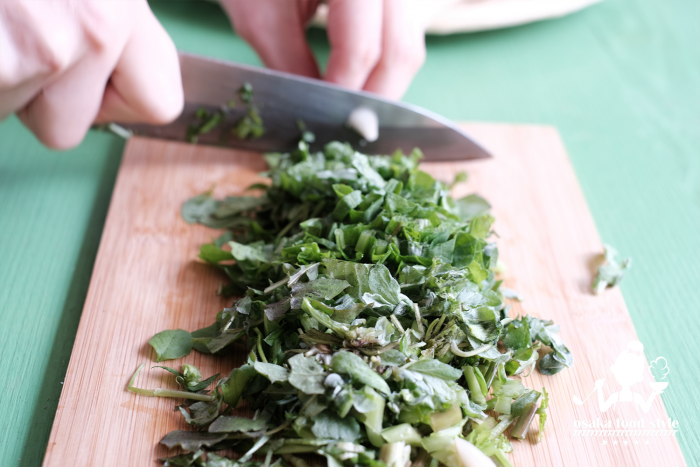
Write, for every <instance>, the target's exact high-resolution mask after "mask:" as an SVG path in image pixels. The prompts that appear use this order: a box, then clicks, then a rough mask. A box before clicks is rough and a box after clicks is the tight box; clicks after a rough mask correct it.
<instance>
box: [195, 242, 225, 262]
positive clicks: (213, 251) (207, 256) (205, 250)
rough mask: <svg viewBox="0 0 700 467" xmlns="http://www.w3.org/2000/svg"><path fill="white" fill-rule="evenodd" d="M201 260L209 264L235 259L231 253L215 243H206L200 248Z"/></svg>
mask: <svg viewBox="0 0 700 467" xmlns="http://www.w3.org/2000/svg"><path fill="white" fill-rule="evenodd" d="M199 258H200V259H202V260H203V261H206V262H208V263H214V264H216V263H219V262H221V261H228V260H232V259H233V255H232V254H231V252H230V251H225V250H222V249H221V248H219V247H218V246H216V245H214V244H213V243H205V244H204V245H202V246H201V247H200V248H199Z"/></svg>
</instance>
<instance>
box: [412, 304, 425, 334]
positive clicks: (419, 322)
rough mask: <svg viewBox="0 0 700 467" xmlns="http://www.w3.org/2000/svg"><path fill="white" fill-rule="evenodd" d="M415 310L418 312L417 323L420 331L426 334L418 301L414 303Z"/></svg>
mask: <svg viewBox="0 0 700 467" xmlns="http://www.w3.org/2000/svg"><path fill="white" fill-rule="evenodd" d="M413 312H414V313H415V314H416V324H417V325H418V332H420V333H421V334H425V328H424V327H423V322H422V321H421V317H420V308H418V304H417V303H414V304H413Z"/></svg>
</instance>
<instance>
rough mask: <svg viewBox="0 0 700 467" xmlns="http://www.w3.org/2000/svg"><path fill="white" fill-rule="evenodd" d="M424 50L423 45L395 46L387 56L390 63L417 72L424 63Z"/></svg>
mask: <svg viewBox="0 0 700 467" xmlns="http://www.w3.org/2000/svg"><path fill="white" fill-rule="evenodd" d="M425 58H426V50H425V45H423V44H406V43H401V44H397V45H396V46H395V47H393V48H392V50H391V52H390V53H389V54H388V57H387V59H388V60H389V61H391V62H392V63H395V64H397V65H401V66H403V67H406V68H409V69H410V70H411V71H417V70H418V69H419V68H420V67H421V66H422V65H423V63H425Z"/></svg>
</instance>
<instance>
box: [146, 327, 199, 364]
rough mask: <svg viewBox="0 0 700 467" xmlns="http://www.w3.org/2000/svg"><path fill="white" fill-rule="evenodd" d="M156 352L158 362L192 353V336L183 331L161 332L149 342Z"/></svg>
mask: <svg viewBox="0 0 700 467" xmlns="http://www.w3.org/2000/svg"><path fill="white" fill-rule="evenodd" d="M148 343H149V344H151V347H153V350H155V351H156V361H157V362H162V361H164V360H174V359H176V358H180V357H184V356H185V355H189V353H190V352H191V351H192V335H191V334H190V333H189V332H187V331H184V330H182V329H175V330H172V331H161V332H159V333H158V334H156V335H155V336H153V337H151V340H149V341H148Z"/></svg>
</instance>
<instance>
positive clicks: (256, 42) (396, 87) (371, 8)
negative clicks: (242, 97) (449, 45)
mask: <svg viewBox="0 0 700 467" xmlns="http://www.w3.org/2000/svg"><path fill="white" fill-rule="evenodd" d="M318 4H319V0H256V1H250V0H221V5H222V6H223V7H224V9H225V10H226V12H227V13H228V15H229V17H230V18H231V22H232V23H233V25H234V27H235V29H236V31H237V32H238V34H240V36H241V37H243V39H245V40H246V41H247V42H248V43H249V44H250V45H251V46H252V47H253V48H254V49H255V50H256V51H257V52H258V54H259V55H260V58H261V59H262V61H263V62H264V63H265V65H266V66H268V67H270V68H274V69H276V70H281V71H286V72H290V73H295V74H299V75H302V76H307V77H311V78H319V77H320V72H319V68H318V65H317V64H316V60H315V59H314V56H313V54H312V53H311V49H310V48H309V45H308V44H307V42H306V36H305V32H304V31H305V29H306V24H307V22H308V21H309V19H310V18H311V17H312V16H313V14H314V12H315V11H316V7H317V6H318ZM419 16H420V15H419V14H417V12H416V9H415V8H408V7H407V6H406V4H405V3H404V2H403V1H402V0H328V22H327V28H328V40H329V41H330V44H331V53H330V57H329V59H328V67H327V69H326V74H325V76H324V79H325V80H326V81H329V82H331V83H336V84H339V85H342V86H346V87H349V88H351V89H364V90H365V91H370V92H375V93H377V94H381V95H383V96H385V97H389V98H392V99H399V98H400V97H401V96H403V94H404V93H405V92H406V90H407V89H408V86H409V85H410V83H411V80H412V79H413V77H414V76H415V74H416V73H417V72H418V70H419V69H420V67H421V65H422V64H423V62H424V61H425V39H424V24H423V22H422V21H421V19H420V18H419Z"/></svg>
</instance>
